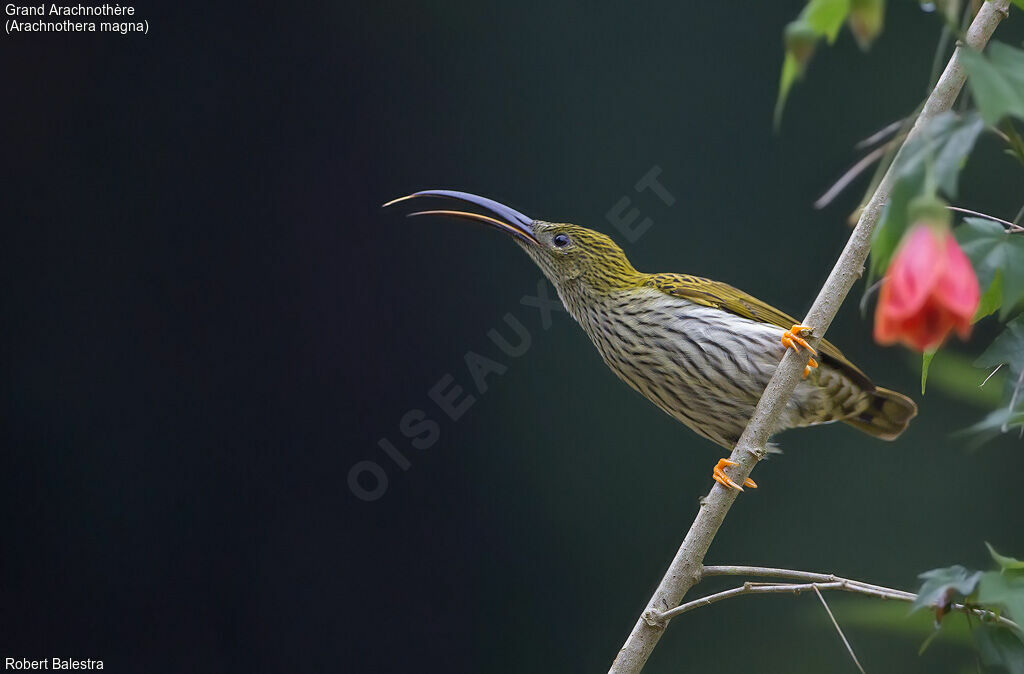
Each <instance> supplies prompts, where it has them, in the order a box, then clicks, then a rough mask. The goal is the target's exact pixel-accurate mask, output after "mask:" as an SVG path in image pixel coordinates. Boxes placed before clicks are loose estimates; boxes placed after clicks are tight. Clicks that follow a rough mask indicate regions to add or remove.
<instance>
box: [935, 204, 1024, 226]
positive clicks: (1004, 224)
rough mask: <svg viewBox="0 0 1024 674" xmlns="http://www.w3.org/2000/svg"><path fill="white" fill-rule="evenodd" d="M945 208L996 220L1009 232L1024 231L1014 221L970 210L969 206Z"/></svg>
mask: <svg viewBox="0 0 1024 674" xmlns="http://www.w3.org/2000/svg"><path fill="white" fill-rule="evenodd" d="M946 208H948V209H949V210H951V211H956V212H957V213H966V214H967V215H977V216H978V217H979V218H985V219H986V220H991V221H992V222H998V223H999V224H1001V225H1003V226H1005V227H1006V228H1007V229H1008V230H1010V231H1011V232H1024V227H1021V226H1020V225H1015V224H1014V223H1012V222H1010V221H1009V220H1003V219H1002V218H997V217H996V216H994V215H988V214H987V213H979V212H978V211H972V210H971V209H969V208H960V207H959V206H946Z"/></svg>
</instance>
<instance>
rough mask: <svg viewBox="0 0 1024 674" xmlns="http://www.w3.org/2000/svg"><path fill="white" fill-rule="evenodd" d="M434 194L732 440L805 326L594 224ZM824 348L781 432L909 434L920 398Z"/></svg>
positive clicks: (620, 353) (645, 383) (645, 391)
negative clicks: (629, 246)
mask: <svg viewBox="0 0 1024 674" xmlns="http://www.w3.org/2000/svg"><path fill="white" fill-rule="evenodd" d="M425 196H434V197H444V198H449V199H458V200H461V201H464V202H468V203H473V204H475V205H477V206H481V207H483V208H485V209H487V210H489V211H491V212H492V213H494V214H495V215H496V216H498V219H496V218H494V217H490V216H486V215H480V214H477V213H468V212H464V211H425V212H422V213H436V214H446V215H454V216H456V217H463V218H468V219H473V220H478V221H481V222H486V223H488V224H491V225H493V226H495V227H497V228H499V229H502V230H504V231H506V232H508V233H510V234H512V235H513V236H514V237H515V239H516V242H517V243H518V244H519V245H520V246H521V247H522V248H523V249H524V250H525V251H526V253H527V254H528V255H529V256H530V257H531V258H532V259H533V261H534V262H536V263H537V265H538V266H539V267H540V268H541V270H542V271H543V272H544V275H545V276H546V277H547V278H548V279H549V280H550V281H551V283H552V284H553V285H554V286H555V288H556V290H557V291H558V295H559V297H560V298H561V300H562V302H563V304H564V305H565V307H566V309H567V310H568V311H569V313H570V314H571V315H572V316H573V318H575V319H576V321H577V322H578V323H579V324H580V326H582V328H583V330H584V331H585V332H586V333H587V335H588V336H589V337H590V339H591V341H592V342H593V343H594V345H595V346H596V347H597V349H598V351H599V352H600V353H601V356H602V358H603V359H604V362H605V363H606V364H607V365H608V367H609V368H611V370H612V371H613V372H614V373H615V374H616V375H617V376H618V377H619V378H620V379H622V380H623V381H624V382H626V383H627V384H629V386H631V387H632V388H633V389H635V390H636V391H638V392H640V393H641V394H642V395H643V396H644V397H646V398H647V399H648V400H650V401H651V402H652V403H654V404H655V405H657V406H658V407H659V408H661V409H662V410H664V411H665V412H667V413H668V414H670V415H671V416H672V417H674V418H675V419H677V420H679V421H681V422H682V423H684V424H685V425H686V426H688V427H689V428H691V429H692V430H694V431H695V432H697V433H698V434H700V435H702V436H704V437H705V438H708V439H709V440H711V441H713V442H715V443H717V444H719V445H721V446H723V447H726V448H731V447H732V446H733V445H735V443H736V441H737V440H738V439H739V436H740V434H741V433H742V432H743V429H744V427H745V426H746V424H747V422H748V421H749V419H750V416H751V414H752V413H753V410H754V406H755V405H756V404H757V401H758V399H759V398H760V396H761V394H762V392H763V391H764V388H765V386H766V385H767V384H768V380H769V379H770V378H771V376H772V374H773V373H774V371H775V369H776V367H777V366H778V363H779V361H780V360H781V358H782V356H783V354H784V353H785V347H784V346H783V345H782V341H781V339H782V335H783V333H784V332H785V331H786V330H788V329H789V328H791V327H792V326H793V325H794V324H795V323H796V321H795V320H794V319H793V318H792V317H791V316H788V315H786V314H785V313H783V312H781V311H779V310H778V309H775V308H774V307H772V306H771V305H768V304H766V303H764V302H762V301H760V300H758V299H757V298H755V297H753V296H751V295H748V294H747V293H744V292H743V291H741V290H737V289H736V288H733V287H732V286H730V285H727V284H725V283H720V282H718V281H712V280H709V279H705V278H700V277H697V276H689V275H686V274H646V273H643V272H639V271H637V270H636V269H635V268H634V267H633V265H632V264H630V262H629V260H628V259H627V258H626V255H625V253H623V251H622V249H621V248H619V246H617V245H616V244H615V243H614V242H613V241H612V240H611V239H610V238H608V237H607V236H605V235H603V234H600V233H598V232H595V231H593V230H590V229H587V228H585V227H580V226H578V225H572V224H568V223H552V222H545V221H541V220H532V219H530V218H528V217H527V216H524V215H523V214H521V213H519V212H517V211H515V210H513V209H511V208H508V207H507V206H504V205H502V204H498V203H496V202H492V201H490V200H488V199H484V198H482V197H477V196H475V195H470V194H465V193H462V192H449V191H442V190H434V191H428V192H419V193H417V194H415V195H412V197H425ZM406 198H411V197H406ZM392 203H394V202H392ZM819 354H820V357H819V361H820V366H819V367H817V368H815V369H813V370H812V371H811V373H810V375H809V376H808V377H807V378H806V379H804V380H803V381H802V382H801V383H800V384H799V385H798V386H797V389H796V391H795V392H794V394H793V396H792V398H791V400H790V402H789V404H788V405H787V408H786V410H785V412H784V413H783V416H782V419H781V420H780V423H779V427H778V429H777V430H783V429H786V428H794V427H799V426H810V425H815V424H822V423H829V422H833V421H844V422H846V423H848V424H850V425H851V426H853V427H855V428H857V429H859V430H862V431H864V432H866V433H868V434H870V435H873V436H876V437H879V438H882V439H886V440H892V439H894V438H896V437H897V436H898V435H899V434H900V433H902V432H903V430H904V429H905V428H906V426H907V424H908V423H909V421H910V419H911V418H913V417H914V415H915V414H916V413H917V407H916V405H915V404H914V402H913V401H912V400H910V399H909V398H907V397H906V396H903V395H901V394H899V393H896V392H893V391H889V390H887V389H883V388H879V387H876V386H875V385H874V384H872V382H871V380H870V379H868V377H867V376H866V375H865V374H864V373H863V372H861V371H860V370H859V369H858V368H857V367H856V366H855V365H854V364H853V363H851V362H850V361H849V360H847V359H846V357H845V356H843V354H842V353H841V352H840V351H839V349H837V348H836V347H835V346H833V345H832V344H830V343H829V342H827V341H824V340H823V341H822V342H821V344H820V345H819Z"/></svg>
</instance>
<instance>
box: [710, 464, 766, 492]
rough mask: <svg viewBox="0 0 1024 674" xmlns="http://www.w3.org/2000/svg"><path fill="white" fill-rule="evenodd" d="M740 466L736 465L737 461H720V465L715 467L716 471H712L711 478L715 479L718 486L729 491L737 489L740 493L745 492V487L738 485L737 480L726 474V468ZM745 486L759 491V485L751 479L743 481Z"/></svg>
mask: <svg viewBox="0 0 1024 674" xmlns="http://www.w3.org/2000/svg"><path fill="white" fill-rule="evenodd" d="M738 465H739V464H738V463H736V462H735V461H730V460H729V459H719V460H718V463H717V464H716V465H715V469H714V470H713V471H712V474H711V476H712V477H713V478H715V482H717V483H718V484H720V485H722V486H723V487H725V488H727V489H736V490H738V491H743V487H741V486H739V485H738V484H736V481H735V480H733V479H732V478H731V477H729V476H728V475H726V474H725V468H728V467H729V466H738ZM743 485H744V486H746V487H750V488H751V489H757V483H756V482H754V481H753V480H751V479H750V478H749V477H748V478H747V479H745V480H743Z"/></svg>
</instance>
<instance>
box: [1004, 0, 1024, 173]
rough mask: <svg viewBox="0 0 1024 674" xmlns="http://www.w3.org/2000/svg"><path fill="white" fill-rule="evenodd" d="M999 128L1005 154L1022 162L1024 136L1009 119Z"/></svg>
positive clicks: (1023, 157)
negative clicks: (1022, 136)
mask: <svg viewBox="0 0 1024 674" xmlns="http://www.w3.org/2000/svg"><path fill="white" fill-rule="evenodd" d="M1021 2H1024V0H1021ZM1000 128H1001V129H1002V130H1003V133H1005V134H1006V144H1007V145H1009V146H1010V147H1009V148H1007V150H1006V154H1008V155H1010V156H1011V157H1013V158H1014V159H1016V160H1017V161H1019V162H1020V163H1021V164H1024V138H1021V137H1020V133H1018V131H1017V127H1016V126H1014V124H1013V122H1011V121H1010V120H1006V121H1005V122H1003V123H1002V125H1000Z"/></svg>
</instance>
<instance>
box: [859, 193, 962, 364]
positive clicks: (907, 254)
mask: <svg viewBox="0 0 1024 674" xmlns="http://www.w3.org/2000/svg"><path fill="white" fill-rule="evenodd" d="M908 214H909V215H910V219H911V222H913V224H912V225H911V226H910V228H909V229H908V231H907V233H906V235H905V236H904V237H903V241H901V242H900V246H899V249H898V250H897V251H896V255H895V256H894V257H893V259H892V262H891V263H890V264H889V269H888V270H886V272H885V278H883V279H882V290H881V292H880V294H879V298H878V307H877V308H876V310H875V341H876V342H878V343H879V344H895V343H897V342H902V343H903V344H906V345H907V346H909V347H911V348H913V349H916V350H918V351H932V350H934V349H937V348H938V347H939V345H941V344H942V342H943V341H945V339H946V337H947V336H949V333H950V332H952V331H954V330H955V331H956V332H957V334H958V335H959V336H960V338H961V339H967V337H968V336H970V333H971V319H972V318H973V317H974V314H975V313H976V312H977V310H978V302H979V301H980V299H981V293H980V291H979V289H978V278H977V276H975V274H974V269H973V268H972V267H971V262H970V260H968V259H967V256H966V255H964V252H963V251H962V250H961V249H960V246H959V244H957V242H956V239H955V238H954V237H953V232H952V230H951V229H950V223H951V217H950V214H949V211H948V209H946V208H945V204H944V203H943V202H942V201H940V200H939V199H936V198H935V197H920V198H918V199H915V200H914V201H912V202H911V203H910V207H909V209H908Z"/></svg>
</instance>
